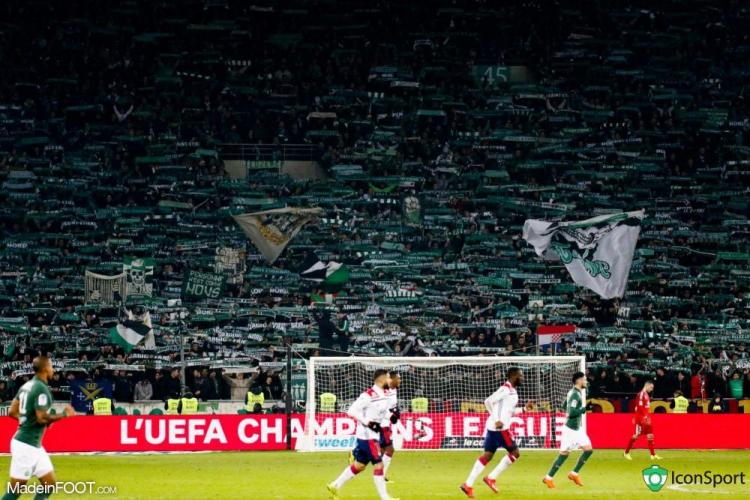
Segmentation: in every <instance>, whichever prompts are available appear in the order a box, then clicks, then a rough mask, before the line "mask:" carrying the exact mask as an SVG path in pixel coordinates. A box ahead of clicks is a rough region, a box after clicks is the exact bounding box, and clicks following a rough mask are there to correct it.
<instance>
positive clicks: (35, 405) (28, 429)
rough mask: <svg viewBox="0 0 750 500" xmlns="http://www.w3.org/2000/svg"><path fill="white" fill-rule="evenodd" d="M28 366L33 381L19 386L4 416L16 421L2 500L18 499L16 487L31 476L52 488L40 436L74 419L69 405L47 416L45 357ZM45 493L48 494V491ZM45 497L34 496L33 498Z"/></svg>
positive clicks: (48, 365) (48, 395) (52, 475)
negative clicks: (16, 428)
mask: <svg viewBox="0 0 750 500" xmlns="http://www.w3.org/2000/svg"><path fill="white" fill-rule="evenodd" d="M32 366H33V369H34V378H32V379H31V380H29V381H28V382H26V383H25V384H23V385H22V386H21V388H20V389H19V390H18V394H17V395H16V397H15V399H13V402H12V403H11V405H10V410H9V412H8V415H10V416H11V417H13V418H15V419H17V420H18V431H17V432H16V434H15V435H14V436H13V439H11V441H10V453H11V460H10V481H9V482H8V485H7V486H6V488H5V495H4V496H3V498H2V500H12V499H16V498H18V497H19V496H20V495H19V491H20V490H21V488H20V486H23V485H25V484H26V483H27V482H28V480H29V479H31V477H32V476H36V477H38V478H39V481H40V482H41V483H42V484H43V485H45V486H47V485H49V486H50V487H51V486H53V485H54V484H55V482H56V479H55V470H54V468H53V467H52V462H51V461H50V459H49V455H47V451H46V450H45V449H44V448H43V447H42V436H44V431H45V429H46V428H47V426H48V425H50V424H51V423H53V422H57V421H58V420H60V419H63V418H66V417H71V416H73V415H75V411H74V410H73V408H72V407H71V406H70V405H68V406H66V407H65V410H64V411H63V413H61V414H56V415H55V414H51V413H49V410H50V408H52V393H51V392H50V390H49V387H48V386H47V383H48V381H49V379H50V378H52V374H53V373H54V370H53V368H52V363H51V362H50V360H49V358H47V357H46V356H38V357H36V358H34V361H33V363H32ZM46 491H51V488H50V489H49V490H46ZM47 496H49V495H48V494H41V493H38V494H37V495H36V496H35V497H34V498H35V499H43V498H47Z"/></svg>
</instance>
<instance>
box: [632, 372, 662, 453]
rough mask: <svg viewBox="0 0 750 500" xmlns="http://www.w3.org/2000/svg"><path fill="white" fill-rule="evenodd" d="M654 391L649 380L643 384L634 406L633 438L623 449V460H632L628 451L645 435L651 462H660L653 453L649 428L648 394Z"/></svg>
mask: <svg viewBox="0 0 750 500" xmlns="http://www.w3.org/2000/svg"><path fill="white" fill-rule="evenodd" d="M653 390H654V383H653V382H652V381H651V380H646V382H645V383H644V384H643V390H642V391H641V392H639V393H638V396H637V399H636V404H635V417H633V424H635V432H633V437H631V438H630V442H629V443H628V447H627V448H625V458H626V459H628V460H633V459H632V458H631V457H630V450H631V449H632V448H633V445H634V444H635V442H636V441H637V440H638V438H639V437H640V436H641V434H645V435H646V439H647V440H648V450H649V452H650V453H651V460H661V457H660V456H659V455H657V454H656V452H655V451H654V429H653V427H652V426H651V415H649V413H650V409H651V396H649V394H650V393H651V391H653Z"/></svg>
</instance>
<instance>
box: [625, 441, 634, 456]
mask: <svg viewBox="0 0 750 500" xmlns="http://www.w3.org/2000/svg"><path fill="white" fill-rule="evenodd" d="M634 444H635V439H634V438H630V441H628V447H627V448H625V453H630V450H632V449H633V445H634Z"/></svg>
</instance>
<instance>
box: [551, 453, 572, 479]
mask: <svg viewBox="0 0 750 500" xmlns="http://www.w3.org/2000/svg"><path fill="white" fill-rule="evenodd" d="M567 459H568V455H557V458H556V459H555V462H554V463H553V464H552V467H550V469H549V472H548V473H547V477H549V478H550V479H551V478H553V477H555V474H557V471H558V469H559V468H560V467H562V464H564V463H565V461H566V460H567Z"/></svg>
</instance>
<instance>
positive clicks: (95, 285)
mask: <svg viewBox="0 0 750 500" xmlns="http://www.w3.org/2000/svg"><path fill="white" fill-rule="evenodd" d="M126 280H127V278H126V275H125V273H124V272H122V273H120V274H117V275H115V276H105V275H102V274H96V273H92V272H91V271H88V270H87V271H86V279H85V287H84V289H85V296H84V299H85V301H86V303H87V304H91V303H100V304H115V303H117V302H119V301H120V300H121V299H122V298H124V296H125V288H126V286H127V284H126Z"/></svg>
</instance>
